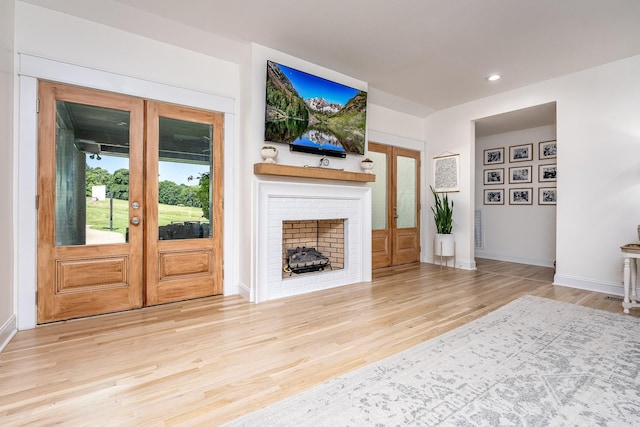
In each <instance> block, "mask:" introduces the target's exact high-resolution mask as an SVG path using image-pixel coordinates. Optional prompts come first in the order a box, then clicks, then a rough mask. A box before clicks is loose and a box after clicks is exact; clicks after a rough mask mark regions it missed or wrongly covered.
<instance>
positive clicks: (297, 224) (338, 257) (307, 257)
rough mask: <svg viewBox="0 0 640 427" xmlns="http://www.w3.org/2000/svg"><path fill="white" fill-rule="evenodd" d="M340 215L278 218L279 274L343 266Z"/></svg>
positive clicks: (342, 229) (342, 220) (341, 222)
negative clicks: (280, 251) (280, 249)
mask: <svg viewBox="0 0 640 427" xmlns="http://www.w3.org/2000/svg"><path fill="white" fill-rule="evenodd" d="M344 228H345V220H344V218H339V219H322V220H292V221H283V222H282V252H283V253H282V265H283V268H282V270H283V276H282V277H283V278H286V277H291V276H292V275H294V274H303V273H311V272H318V271H323V270H325V269H331V270H334V269H342V268H344V233H345V231H344Z"/></svg>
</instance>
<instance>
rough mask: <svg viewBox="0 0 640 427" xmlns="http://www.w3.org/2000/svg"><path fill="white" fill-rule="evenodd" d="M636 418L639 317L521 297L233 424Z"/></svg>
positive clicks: (547, 422)
mask: <svg viewBox="0 0 640 427" xmlns="http://www.w3.org/2000/svg"><path fill="white" fill-rule="evenodd" d="M258 425H260V426H267V425H268V426H331V427H337V426H363V425H372V426H373V425H375V426H407V425H411V426H436V425H440V426H450V425H455V426H594V425H598V426H626V425H640V319H638V318H635V317H630V316H625V315H622V314H614V313H609V312H605V311H601V310H594V309H591V308H586V307H582V306H578V305H574V304H568V303H563V302H558V301H553V300H548V299H544V298H538V297H533V296H525V297H522V298H519V299H518V300H516V301H513V302H511V303H509V304H507V305H506V306H504V307H502V308H499V309H498V310H496V311H494V312H492V313H489V314H488V315H486V316H484V317H482V318H480V319H478V320H475V321H473V322H471V323H469V324H467V325H464V326H462V327H460V328H458V329H455V330H453V331H450V332H448V333H446V334H444V335H441V336H439V337H437V338H434V339H432V340H430V341H427V342H425V343H423V344H419V345H417V346H415V347H413V348H410V349H408V350H405V351H404V352H402V353H399V354H397V355H394V356H391V357H389V358H387V359H384V360H381V361H379V362H377V363H374V364H371V365H368V366H365V367H363V368H361V369H358V370H356V371H354V372H351V373H349V374H347V375H344V376H342V377H338V378H335V379H333V380H331V381H328V382H326V383H324V384H322V385H319V386H317V387H314V388H312V389H310V390H307V391H305V392H303V393H300V394H298V395H295V396H292V397H290V398H287V399H284V400H282V401H280V402H277V403H275V404H273V405H270V406H268V407H266V408H263V409H261V410H259V411H256V412H254V413H251V414H248V415H246V416H244V417H241V418H239V419H237V420H235V421H233V422H231V423H229V424H227V426H258Z"/></svg>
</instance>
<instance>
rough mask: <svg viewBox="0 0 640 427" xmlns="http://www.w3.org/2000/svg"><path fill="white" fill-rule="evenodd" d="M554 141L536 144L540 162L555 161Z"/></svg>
mask: <svg viewBox="0 0 640 427" xmlns="http://www.w3.org/2000/svg"><path fill="white" fill-rule="evenodd" d="M556 148H557V146H556V141H555V140H554V141H542V142H539V143H538V158H539V159H540V160H546V159H555V158H556V157H557V152H556Z"/></svg>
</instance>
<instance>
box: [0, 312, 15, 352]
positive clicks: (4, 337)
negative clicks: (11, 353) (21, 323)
mask: <svg viewBox="0 0 640 427" xmlns="http://www.w3.org/2000/svg"><path fill="white" fill-rule="evenodd" d="M17 332H18V327H17V323H16V316H15V315H13V314H12V315H11V317H10V318H9V319H8V320H7V321H6V322H4V325H2V327H0V353H2V351H3V350H4V348H5V347H6V346H7V345H8V344H9V341H11V338H13V336H14V335H15V334H16V333H17Z"/></svg>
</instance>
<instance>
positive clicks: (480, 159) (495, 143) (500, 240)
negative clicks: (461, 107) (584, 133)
mask: <svg viewBox="0 0 640 427" xmlns="http://www.w3.org/2000/svg"><path fill="white" fill-rule="evenodd" d="M553 139H556V127H555V125H554V126H542V127H536V128H531V129H525V130H520V131H516V132H508V133H503V134H499V135H491V136H486V137H482V138H477V139H476V150H475V181H476V185H475V206H476V209H481V210H482V218H483V227H482V228H483V234H484V247H483V249H476V250H475V256H476V257H480V258H489V259H497V260H501V261H510V262H519V263H524V264H532V265H541V266H545V267H553V261H554V260H555V256H556V207H555V206H554V205H540V204H538V194H539V193H538V188H540V187H555V185H556V183H555V182H552V183H540V182H538V165H541V164H551V163H555V161H556V159H552V160H551V159H549V160H539V155H538V148H539V145H538V143H539V142H540V141H550V140H553ZM522 144H533V145H532V146H533V160H532V161H530V162H520V163H509V147H510V146H513V145H522ZM501 147H502V148H504V152H505V162H504V163H501V164H496V165H489V166H486V165H484V150H486V149H492V148H501ZM519 166H532V180H531V181H532V182H531V183H526V184H509V168H510V167H519ZM497 168H500V169H503V170H504V184H502V185H484V170H485V169H497ZM500 188H501V189H504V196H505V199H504V204H503V205H485V204H484V190H486V189H488V190H492V189H500ZM509 188H533V204H532V205H510V204H509Z"/></svg>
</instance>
